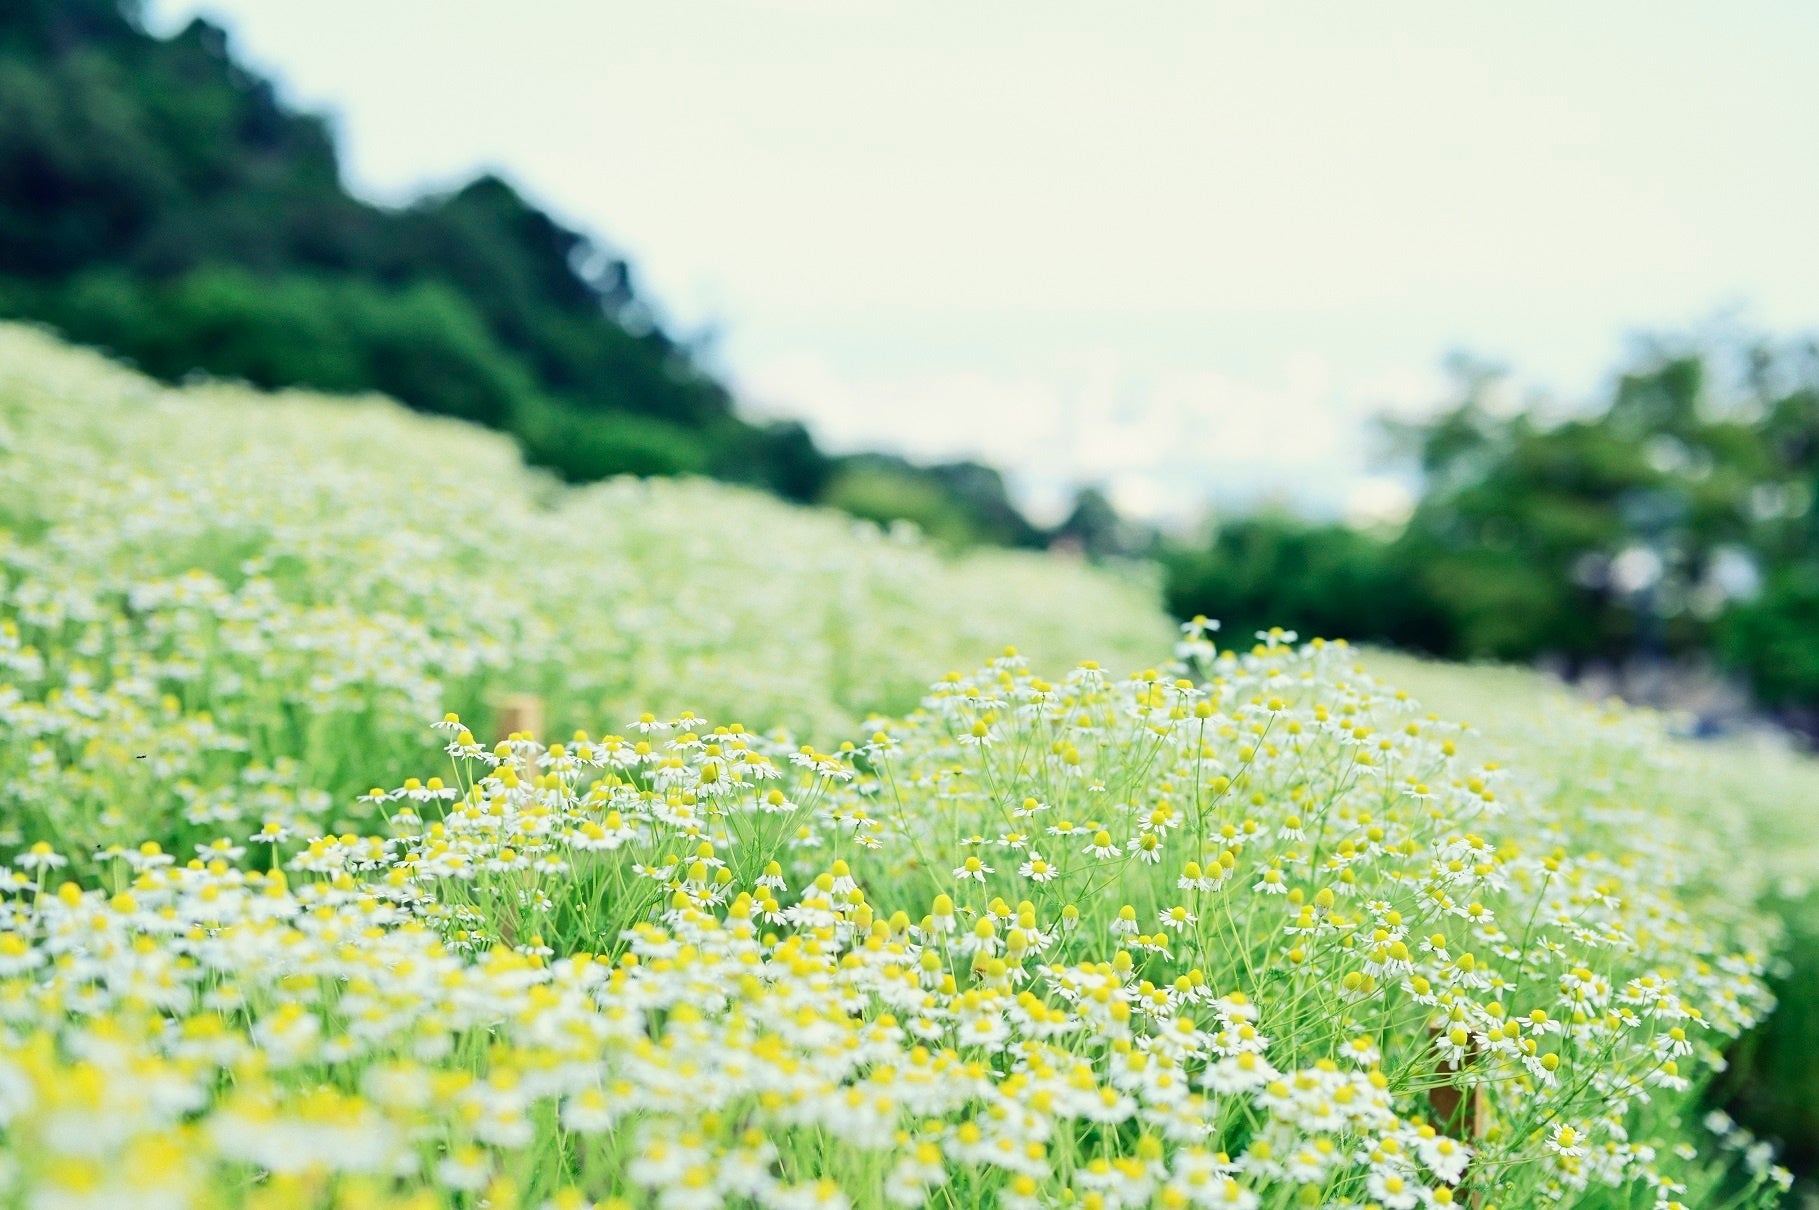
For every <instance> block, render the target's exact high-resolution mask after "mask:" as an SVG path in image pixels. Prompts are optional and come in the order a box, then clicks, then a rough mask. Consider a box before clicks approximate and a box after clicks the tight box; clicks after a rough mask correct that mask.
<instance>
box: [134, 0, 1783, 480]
mask: <svg viewBox="0 0 1819 1210" xmlns="http://www.w3.org/2000/svg"><path fill="white" fill-rule="evenodd" d="M197 12H201V13H204V14H206V15H208V16H210V17H211V18H212V19H214V20H216V21H218V22H220V23H221V24H224V25H226V26H227V27H228V28H229V29H230V30H231V31H232V33H233V35H234V41H235V44H236V45H237V47H238V48H239V50H240V51H241V53H243V54H245V55H246V56H248V57H249V58H250V59H251V61H252V62H253V63H254V64H256V65H257V66H259V67H260V68H262V69H264V70H267V71H269V72H271V73H273V74H274V75H276V76H277V77H278V78H279V80H280V81H281V83H282V85H283V87H284V90H285V93H286V95H287V96H288V97H289V98H290V99H291V100H293V101H295V102H297V103H300V104H302V105H305V106H307V107H310V108H316V109H323V110H327V111H328V112H330V113H331V114H333V116H334V118H335V122H336V126H337V128H338V129H339V131H340V133H341V141H342V148H343V152H344V158H345V166H346V172H347V176H348V180H349V183H350V184H351V185H352V186H353V187H354V188H355V189H356V190H357V191H358V192H361V193H363V194H365V195H367V196H370V197H373V198H375V199H379V200H388V201H401V200H404V199H407V198H409V197H410V196H412V195H414V194H415V193H417V192H419V191H420V190H422V189H425V188H430V187H445V186H449V185H452V184H456V183H459V182H460V181H461V180H462V179H464V178H465V177H467V176H469V175H471V174H472V173H474V172H475V171H477V170H479V169H482V168H491V169H495V170H499V171H502V172H503V173H504V174H505V175H506V176H507V177H509V178H510V179H511V180H513V181H514V182H515V183H517V184H518V185H519V186H520V187H521V188H523V189H525V190H526V191H527V192H528V193H529V194H530V195H531V196H532V197H533V198H534V199H536V200H538V201H540V202H542V203H544V204H546V205H548V206H549V207H550V208H552V209H553V210H554V211H555V212H556V213H557V214H558V215H559V216H561V217H562V218H564V219H565V220H566V221H568V222H571V223H573V224H575V225H577V226H580V227H582V228H584V229H586V230H588V231H589V232H591V233H593V234H596V235H598V236H600V237H602V238H604V239H605V240H606V241H607V242H609V243H610V244H611V245H612V246H614V247H616V248H617V249H619V250H621V251H622V252H624V253H625V254H627V255H628V256H629V257H630V258H631V259H632V260H633V262H634V264H635V265H636V266H637V268H638V270H639V271H640V275H641V279H642V281H643V284H644V286H645V287H646V289H647V291H648V292H649V293H650V294H651V295H652V296H653V297H654V299H655V301H656V302H657V304H658V305H659V307H660V308H661V310H662V312H663V313H664V314H665V315H666V316H667V317H668V318H669V319H670V320H671V321H672V322H673V323H674V324H676V325H678V326H679V327H680V328H681V329H682V330H684V331H689V330H695V329H702V328H706V327H709V326H711V327H713V328H715V329H717V330H718V331H719V333H720V339H719V343H718V345H717V348H716V352H715V357H716V359H717V363H718V365H719V366H720V367H721V369H722V370H723V372H724V373H726V374H727V375H728V376H729V377H730V379H731V380H732V381H733V382H734V384H735V385H736V387H737V389H738V390H739V392H740V394H741V396H742V398H743V400H744V401H745V404H746V406H747V407H748V409H750V410H752V411H754V412H762V413H767V414H784V415H791V416H798V417H801V418H803V419H804V420H806V421H807V422H808V423H809V424H810V426H811V427H812V428H813V430H814V431H815V433H816V434H817V436H818V437H819V438H821V439H822V441H823V442H824V443H825V444H826V445H828V446H830V447H832V448H835V449H852V448H867V447H872V448H888V449H894V450H898V451H901V452H904V453H907V454H910V455H912V456H917V457H924V458H934V457H952V456H960V455H971V456H979V457H983V458H985V459H987V460H989V461H991V462H994V463H996V464H998V465H1000V466H1002V467H1004V468H1005V469H1006V470H1007V471H1009V472H1011V474H1012V477H1013V482H1014V483H1015V484H1016V485H1017V487H1018V488H1019V490H1020V492H1021V493H1022V494H1023V496H1024V498H1025V499H1026V500H1027V501H1029V502H1030V503H1032V504H1033V505H1035V506H1036V507H1037V508H1038V509H1039V510H1041V509H1043V508H1044V507H1052V505H1053V501H1054V500H1055V498H1056V497H1057V495H1058V494H1059V493H1060V492H1061V491H1062V490H1063V489H1064V488H1065V487H1066V485H1068V484H1069V483H1072V482H1079V481H1091V482H1098V483H1101V484H1103V485H1105V486H1107V487H1109V488H1110V489H1111V490H1112V491H1113V494H1114V497H1115V498H1116V499H1117V500H1118V501H1119V503H1120V504H1121V505H1123V506H1125V507H1126V508H1129V509H1131V510H1133V511H1135V512H1138V513H1143V514H1175V515H1184V514H1189V513H1192V512H1194V511H1195V510H1196V509H1197V508H1199V507H1200V506H1201V505H1202V504H1203V503H1204V502H1205V501H1207V500H1209V499H1217V500H1221V501H1226V502H1231V501H1239V500H1245V499H1254V498H1256V497H1257V496H1259V495H1275V496H1283V497H1289V498H1293V499H1296V500H1299V501H1302V502H1304V503H1305V504H1306V505H1307V506H1309V507H1313V508H1317V509H1325V510H1340V509H1343V508H1345V507H1346V506H1347V504H1348V502H1350V503H1353V504H1356V503H1359V502H1360V501H1368V500H1371V499H1373V498H1375V499H1381V498H1382V497H1383V496H1384V494H1385V493H1384V489H1383V486H1382V485H1381V484H1374V483H1373V480H1372V478H1371V476H1370V474H1369V470H1370V468H1369V466H1368V462H1367V453H1368V449H1367V446H1368V442H1367V441H1366V439H1365V436H1366V426H1365V421H1366V419H1367V418H1368V417H1369V416H1370V415H1371V414H1373V413H1374V412H1376V411H1378V410H1380V409H1382V408H1384V407H1386V406H1399V407H1413V406H1418V405H1420V404H1422V403H1425V402H1430V401H1432V400H1433V399H1434V398H1435V397H1436V395H1437V393H1438V392H1439V390H1440V385H1441V382H1442V379H1441V377H1440V374H1439V370H1438V367H1439V363H1440V359H1441V357H1442V355H1443V354H1444V353H1445V352H1446V351H1447V350H1449V349H1453V348H1459V347H1467V348H1471V349H1473V350H1476V351H1479V352H1482V353H1486V354H1489V355H1493V356H1496V357H1499V358H1502V359H1504V360H1507V361H1509V362H1510V363H1512V364H1514V365H1515V366H1516V367H1517V368H1518V370H1519V371H1520V373H1521V376H1522V378H1523V379H1524V380H1525V381H1527V382H1531V383H1535V384H1540V385H1543V386H1546V387H1549V388H1551V389H1553V390H1554V391H1555V392H1556V393H1557V394H1560V395H1564V396H1569V397H1571V396H1583V395H1586V394H1588V393H1589V392H1591V391H1592V390H1593V389H1595V387H1596V386H1597V384H1598V383H1599V381H1600V380H1601V377H1602V375H1603V374H1604V372H1605V371H1607V370H1608V369H1609V368H1610V367H1611V366H1612V364H1613V363H1614V362H1615V361H1616V359H1617V358H1618V357H1619V356H1620V355H1621V353H1622V351H1623V348H1624V343H1623V342H1624V338H1625V337H1626V335H1628V334H1631V333H1634V332H1636V331H1639V330H1651V329H1654V330H1658V329H1664V328H1685V327H1687V326H1688V325H1690V324H1692V323H1694V322H1696V321H1699V320H1702V319H1705V318H1708V317H1709V316H1711V315H1712V314H1714V313H1715V312H1717V311H1718V310H1720V309H1722V308H1737V307H1741V308H1744V309H1746V311H1747V314H1748V315H1749V316H1750V317H1751V318H1752V319H1753V321H1754V322H1756V323H1757V324H1760V325H1762V326H1764V327H1767V328H1770V329H1773V330H1778V331H1791V330H1796V329H1806V328H1809V327H1812V326H1814V325H1815V324H1819V234H1816V233H1815V231H1814V216H1815V215H1819V154H1816V153H1819V133H1816V131H1819V128H1816V127H1815V123H1814V119H1813V115H1814V114H1819V72H1814V71H1813V70H1812V68H1811V63H1812V60H1813V57H1814V54H1815V52H1816V51H1819V5H1814V4H1811V3H1807V2H1805V0H1787V2H1782V3H1776V2H1772V0H1763V2H1760V3H1753V4H1748V5H1724V4H1712V3H1701V4H1676V3H1664V2H1661V0H1652V2H1647V3H1624V2H1607V3H1600V4H1595V5H1586V4H1579V3H1574V4H1564V3H1561V4H1552V3H1529V4H1522V5H1478V4H1459V3H1456V2H1446V3H1432V4H1427V3H1420V4H1417V3H1409V4H1391V5H1331V4H1328V5H1303V4H1296V3H1284V4H1245V5H1235V4H1234V5H1218V4H1212V3H1204V2H1202V3H1166V2H1162V0H1148V2H1146V3H1143V4H1137V5H1113V4H1094V5H1084V4H1071V3H1060V2H1053V0H1045V2H1041V3H1036V2H1031V3H1012V2H1009V0H1002V2H997V3H985V4H981V3H977V2H976V0H974V2H968V3H942V2H936V0H916V2H914V3H900V4H899V3H882V2H869V0H775V2H771V3H758V2H751V3H712V4H710V3H699V2H695V0H663V2H662V3H645V4H635V5H634V4H621V3H609V2H580V0H576V2H569V3H557V2H556V0H514V2H512V3H505V2H504V0H496V2H488V3H479V2H473V0H311V2H310V3H308V4H299V3H296V2H295V0H204V2H201V3H198V2H196V0H153V4H152V15H153V18H154V26H155V27H156V28H159V29H170V28H174V27H175V26H176V25H178V24H180V23H181V22H182V21H184V20H186V19H187V18H188V17H189V16H190V15H191V14H193V13H197Z"/></svg>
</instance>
